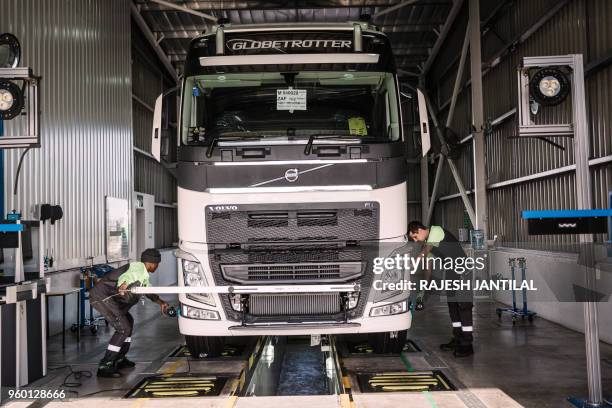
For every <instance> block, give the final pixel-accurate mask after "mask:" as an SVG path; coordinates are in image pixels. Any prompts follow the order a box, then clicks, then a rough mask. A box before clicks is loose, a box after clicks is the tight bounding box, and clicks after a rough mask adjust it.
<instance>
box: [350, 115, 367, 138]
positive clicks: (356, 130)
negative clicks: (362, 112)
mask: <svg viewBox="0 0 612 408" xmlns="http://www.w3.org/2000/svg"><path fill="white" fill-rule="evenodd" d="M348 125H349V133H350V134H351V135H355V136H367V135H368V128H367V127H366V122H365V119H364V118H362V117H361V116H358V117H354V118H349V120H348Z"/></svg>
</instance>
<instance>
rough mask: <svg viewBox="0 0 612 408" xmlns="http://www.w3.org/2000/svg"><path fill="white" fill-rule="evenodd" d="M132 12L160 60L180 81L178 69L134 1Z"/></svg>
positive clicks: (172, 75)
mask: <svg viewBox="0 0 612 408" xmlns="http://www.w3.org/2000/svg"><path fill="white" fill-rule="evenodd" d="M130 12H131V14H132V18H133V19H134V21H135V22H136V25H138V27H139V28H140V31H141V32H142V34H143V35H144V36H145V38H146V39H147V41H149V44H150V45H151V47H153V51H155V53H156V54H157V57H158V58H159V60H160V61H161V62H162V64H163V65H164V67H166V70H168V73H169V74H170V76H171V77H172V79H174V82H175V83H178V75H177V74H176V70H175V69H174V67H173V66H172V63H171V62H170V59H168V56H167V55H166V53H165V52H164V50H163V49H162V47H160V45H159V44H158V43H157V38H155V36H154V35H153V33H152V32H151V29H149V26H148V25H147V23H146V21H144V18H142V16H141V15H140V12H139V11H138V9H137V8H136V6H135V5H134V3H130Z"/></svg>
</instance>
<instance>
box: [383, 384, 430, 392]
mask: <svg viewBox="0 0 612 408" xmlns="http://www.w3.org/2000/svg"><path fill="white" fill-rule="evenodd" d="M382 389H383V391H423V390H428V389H429V387H427V386H424V387H422V386H417V385H402V386H391V385H388V386H385V387H382Z"/></svg>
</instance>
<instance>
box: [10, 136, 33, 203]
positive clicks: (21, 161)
mask: <svg viewBox="0 0 612 408" xmlns="http://www.w3.org/2000/svg"><path fill="white" fill-rule="evenodd" d="M30 149H31V147H28V148H27V149H25V150H24V151H23V153H21V157H20V158H19V164H18V165H17V173H15V186H14V188H13V195H17V183H18V182H19V172H20V171H21V165H22V164H23V158H24V157H25V155H26V153H27V152H29V151H30Z"/></svg>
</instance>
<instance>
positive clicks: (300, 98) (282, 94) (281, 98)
mask: <svg viewBox="0 0 612 408" xmlns="http://www.w3.org/2000/svg"><path fill="white" fill-rule="evenodd" d="M276 110H288V111H289V112H293V111H295V110H306V90H305V89H291V88H290V89H277V90H276Z"/></svg>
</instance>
